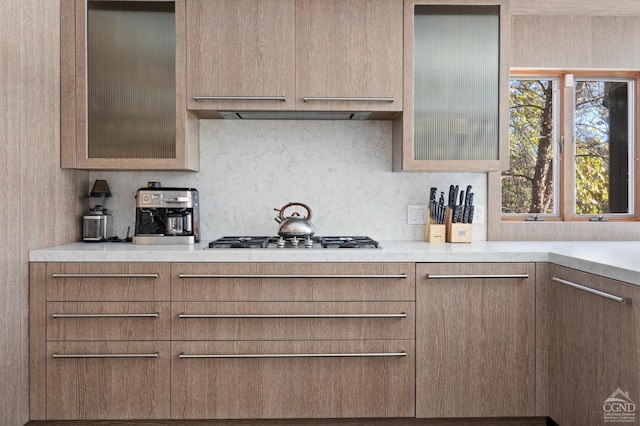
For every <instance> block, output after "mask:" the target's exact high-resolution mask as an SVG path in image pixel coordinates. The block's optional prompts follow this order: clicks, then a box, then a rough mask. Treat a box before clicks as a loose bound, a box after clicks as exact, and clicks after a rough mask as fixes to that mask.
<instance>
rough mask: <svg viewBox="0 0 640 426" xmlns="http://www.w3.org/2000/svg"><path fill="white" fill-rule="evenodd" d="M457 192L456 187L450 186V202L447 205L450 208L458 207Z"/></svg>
mask: <svg viewBox="0 0 640 426" xmlns="http://www.w3.org/2000/svg"><path fill="white" fill-rule="evenodd" d="M457 195H458V194H457V192H456V191H455V186H453V185H449V202H448V203H447V205H448V206H449V207H453V206H455V205H456V197H457Z"/></svg>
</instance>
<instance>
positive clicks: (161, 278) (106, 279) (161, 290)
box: [47, 262, 170, 302]
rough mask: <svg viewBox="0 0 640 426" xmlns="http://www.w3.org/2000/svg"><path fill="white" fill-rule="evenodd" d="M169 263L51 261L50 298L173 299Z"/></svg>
mask: <svg viewBox="0 0 640 426" xmlns="http://www.w3.org/2000/svg"><path fill="white" fill-rule="evenodd" d="M169 271H170V266H169V263H107V262H104V263H102V262H100V263H48V264H47V300H49V301H100V302H102V301H149V300H167V301H168V300H169V295H170V291H169V288H170V277H169Z"/></svg>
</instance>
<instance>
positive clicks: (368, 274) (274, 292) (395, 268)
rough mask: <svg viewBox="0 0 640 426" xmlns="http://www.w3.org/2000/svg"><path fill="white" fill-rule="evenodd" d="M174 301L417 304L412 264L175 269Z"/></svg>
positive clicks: (231, 265)
mask: <svg viewBox="0 0 640 426" xmlns="http://www.w3.org/2000/svg"><path fill="white" fill-rule="evenodd" d="M171 283H172V286H171V299H172V300H174V301H330V300H341V301H365V300H368V301H375V300H380V301H387V300H415V268H414V265H413V264H412V263H250V264H249V263H174V264H172V266H171Z"/></svg>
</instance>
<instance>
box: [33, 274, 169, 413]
mask: <svg viewBox="0 0 640 426" xmlns="http://www.w3.org/2000/svg"><path fill="white" fill-rule="evenodd" d="M169 286H170V281H169V265H168V264H154V263H128V264H127V263H122V264H121V263H48V264H47V263H32V264H31V265H30V311H31V316H30V333H29V335H30V381H31V386H30V389H31V390H30V393H31V394H30V418H31V419H33V420H89V419H93V420H105V419H110V420H113V419H163V418H168V417H169V408H170V405H169V397H170V395H169V378H170V375H169V368H170V355H169V353H170V341H169V340H170V317H169V312H170V302H169V294H170V293H169Z"/></svg>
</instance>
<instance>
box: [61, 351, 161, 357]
mask: <svg viewBox="0 0 640 426" xmlns="http://www.w3.org/2000/svg"><path fill="white" fill-rule="evenodd" d="M159 357H160V353H159V352H154V353H150V354H57V353H56V354H53V355H52V358H159Z"/></svg>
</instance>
